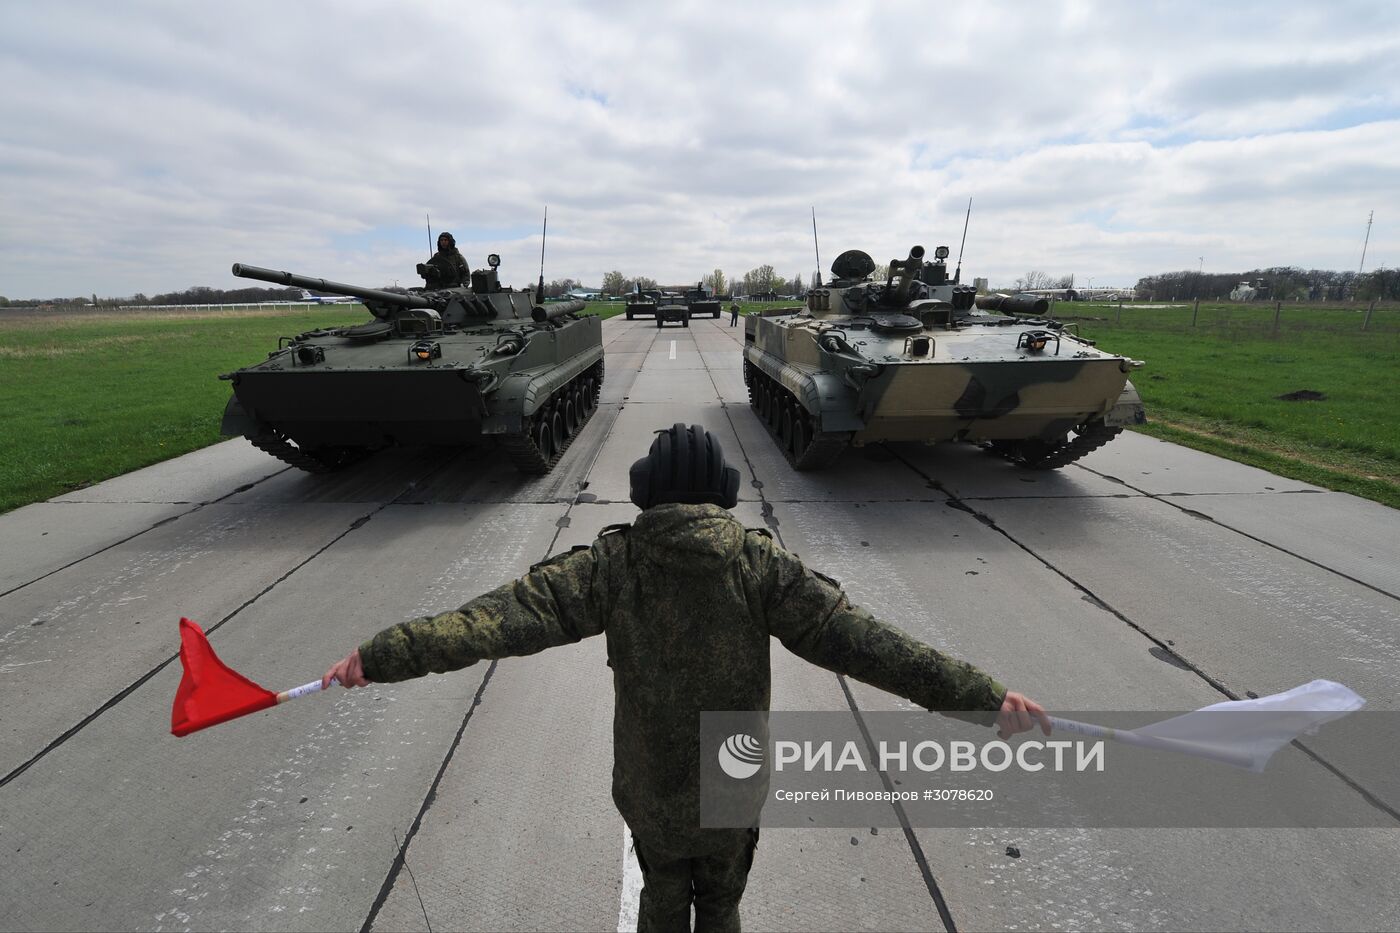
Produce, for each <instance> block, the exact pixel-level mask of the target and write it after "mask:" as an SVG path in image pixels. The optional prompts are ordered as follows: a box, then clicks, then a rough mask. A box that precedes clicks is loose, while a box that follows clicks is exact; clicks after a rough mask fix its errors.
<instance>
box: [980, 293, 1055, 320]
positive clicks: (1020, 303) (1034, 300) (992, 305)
mask: <svg viewBox="0 0 1400 933" xmlns="http://www.w3.org/2000/svg"><path fill="white" fill-rule="evenodd" d="M977 307H979V308H981V309H982V310H983V311H1000V312H1001V313H1002V314H1031V315H1035V316H1037V317H1038V316H1041V315H1044V314H1045V313H1046V312H1047V311H1049V310H1050V302H1049V301H1048V300H1046V299H1044V298H1042V297H1040V296H1039V295H1005V294H1002V293H1000V292H997V293H995V294H992V295H978V296H977Z"/></svg>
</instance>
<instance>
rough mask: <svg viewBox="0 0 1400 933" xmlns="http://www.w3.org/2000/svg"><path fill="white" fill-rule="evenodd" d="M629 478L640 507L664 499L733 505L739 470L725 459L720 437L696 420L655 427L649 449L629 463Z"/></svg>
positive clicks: (736, 500)
mask: <svg viewBox="0 0 1400 933" xmlns="http://www.w3.org/2000/svg"><path fill="white" fill-rule="evenodd" d="M631 480H632V502H633V503H634V504H636V506H637V508H639V509H649V508H651V507H652V506H653V505H661V504H662V503H666V502H684V503H692V504H695V503H702V502H708V503H710V504H712V505H718V506H721V507H722V508H726V509H732V508H734V506H735V505H736V504H737V503H738V501H739V471H738V470H737V469H735V468H734V467H732V466H729V465H728V464H726V463H725V462H724V448H723V447H721V446H720V443H719V438H717V437H715V436H714V435H713V434H711V433H710V432H709V431H706V430H705V429H704V428H703V427H702V426H700V425H698V424H692V425H690V426H689V427H687V426H686V425H683V424H674V425H672V426H671V427H670V428H668V429H666V430H664V431H657V432H656V440H654V441H652V442H651V450H650V452H648V453H647V455H646V456H645V457H643V458H642V459H640V460H638V461H637V462H636V463H634V464H632V471H631Z"/></svg>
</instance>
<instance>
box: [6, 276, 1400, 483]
mask: <svg viewBox="0 0 1400 933" xmlns="http://www.w3.org/2000/svg"><path fill="white" fill-rule="evenodd" d="M759 307H762V306H760V305H745V308H744V310H745V311H749V310H752V309H756V308H759ZM623 310H624V307H623V305H622V303H621V302H594V303H592V304H591V305H590V306H589V312H590V313H597V314H599V316H601V317H611V316H613V315H616V314H620V313H622V312H623ZM1057 311H1058V312H1059V313H1060V314H1061V316H1063V317H1065V318H1066V319H1073V318H1078V319H1079V320H1078V324H1079V325H1080V327H1081V329H1082V331H1083V333H1084V335H1085V336H1087V337H1090V338H1093V339H1096V340H1098V341H1099V342H1100V345H1101V346H1103V347H1104V348H1105V349H1107V350H1111V351H1113V352H1118V353H1124V354H1127V355H1129V356H1133V357H1135V358H1138V359H1144V360H1146V361H1147V364H1148V365H1147V367H1146V368H1145V369H1142V370H1139V371H1138V372H1137V373H1136V374H1135V376H1134V382H1135V383H1136V385H1137V386H1138V388H1139V390H1140V391H1141V392H1142V396H1143V400H1144V402H1145V404H1146V406H1147V410H1148V416H1149V418H1150V419H1151V423H1150V424H1149V425H1148V426H1147V427H1146V428H1145V429H1144V430H1145V432H1146V433H1149V434H1153V435H1155V436H1159V437H1163V438H1166V439H1168V440H1172V441H1176V442H1179V443H1184V444H1187V445H1188V446H1192V447H1196V448H1199V449H1202V450H1206V451H1209V452H1211V453H1216V454H1219V455H1221V456H1225V457H1229V458H1231V459H1234V460H1240V461H1242V462H1246V463H1251V464H1254V465H1256V466H1260V467H1263V468H1264V469H1267V470H1271V471H1272V472H1275V473H1278V474H1280V475H1285V476H1291V477H1294V478H1297V479H1301V480H1304V481H1306V482H1311V483H1316V484H1317V485H1320V486H1325V487H1328V488H1332V489H1340V490H1344V491H1347V492H1351V493H1355V494H1356V495H1361V496H1365V497H1367V498H1371V499H1375V500H1376V501H1379V502H1384V503H1386V504H1388V505H1390V506H1392V507H1397V508H1400V419H1397V418H1396V416H1395V414H1394V410H1395V405H1396V399H1397V398H1398V397H1400V371H1397V361H1400V312H1397V311H1384V312H1381V311H1378V312H1376V314H1375V315H1373V318H1372V321H1371V326H1370V329H1369V330H1367V331H1364V332H1363V331H1362V330H1361V321H1362V316H1363V315H1362V314H1361V313H1360V312H1355V311H1343V310H1335V309H1299V308H1294V307H1288V308H1285V309H1284V310H1283V313H1282V315H1281V317H1280V321H1279V326H1278V329H1277V333H1275V330H1274V325H1273V318H1274V311H1273V308H1272V306H1268V307H1250V308H1241V307H1239V306H1206V305H1202V306H1201V309H1200V311H1199V313H1198V314H1197V320H1196V324H1195V326H1192V324H1191V317H1192V313H1193V311H1192V308H1191V306H1189V305H1187V306H1177V307H1172V308H1156V309H1143V308H1134V307H1132V306H1128V307H1126V308H1124V310H1123V311H1122V313H1121V315H1120V314H1119V312H1118V309H1117V307H1116V306H1096V305H1078V304H1076V305H1073V306H1066V305H1063V304H1062V305H1060V306H1059V308H1058V309H1057ZM726 313H727V312H726ZM365 318H366V314H365V311H364V310H363V309H362V308H360V307H358V306H354V305H336V306H326V307H321V308H310V309H308V308H305V307H291V308H288V309H283V310H266V309H260V310H256V311H252V310H240V311H232V310H230V311H201V312H162V311H143V312H90V313H72V312H62V313H58V312H47V313H45V312H21V313H11V312H4V313H0V511H6V510H9V509H13V508H16V507H18V506H20V505H24V504H27V503H30V502H36V501H41V500H43V499H47V498H49V497H51V496H54V495H58V494H61V493H63V492H67V491H70V490H73V489H77V488H81V487H83V486H86V485H89V484H91V483H96V482H99V481H101V480H104V479H107V478H109V477H112V476H116V475H119V474H122V473H126V472H129V471H131V470H134V469H137V468H139V467H142V466H147V465H149V464H151V463H156V462H158V461H161V460H165V459H167V458H170V457H175V456H179V455H180V454H183V453H187V452H189V451H191V450H195V449H197V448H199V447H203V446H206V445H208V444H211V443H214V442H216V441H218V440H220V435H219V421H220V417H221V415H222V413H223V409H224V405H225V403H226V402H227V400H228V397H229V387H228V384H227V383H224V382H221V381H219V379H218V378H217V376H218V374H219V373H222V372H229V371H231V370H234V369H237V368H239V367H241V366H246V365H249V364H251V363H253V362H255V361H257V360H258V359H261V358H262V357H263V356H264V355H265V354H266V353H267V352H268V351H269V350H271V349H273V348H275V347H276V346H277V339H278V338H279V337H282V336H291V335H294V334H297V333H300V332H302V331H306V330H311V329H313V328H316V327H327V326H335V325H339V324H350V323H358V322H360V321H363V320H365ZM1298 390H1311V391H1313V392H1319V393H1321V394H1323V395H1324V396H1325V397H1324V398H1323V399H1321V400H1317V401H1293V402H1290V401H1282V400H1279V399H1278V398H1277V396H1280V395H1284V394H1287V393H1291V392H1296V391H1298Z"/></svg>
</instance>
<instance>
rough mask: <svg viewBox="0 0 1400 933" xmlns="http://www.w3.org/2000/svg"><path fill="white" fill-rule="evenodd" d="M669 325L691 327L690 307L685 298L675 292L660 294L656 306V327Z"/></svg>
mask: <svg viewBox="0 0 1400 933" xmlns="http://www.w3.org/2000/svg"><path fill="white" fill-rule="evenodd" d="M667 324H679V325H680V326H682V327H689V326H690V305H689V304H688V303H687V302H686V299H685V296H683V295H678V294H676V293H675V292H661V293H660V297H659V298H658V299H657V305H656V326H657V327H665V326H666V325H667Z"/></svg>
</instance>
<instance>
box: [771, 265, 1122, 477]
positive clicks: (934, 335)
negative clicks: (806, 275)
mask: <svg viewBox="0 0 1400 933" xmlns="http://www.w3.org/2000/svg"><path fill="white" fill-rule="evenodd" d="M934 255H935V259H934V261H933V262H925V261H924V250H923V247H921V246H915V247H914V248H913V249H911V250H910V251H909V256H908V258H907V259H903V260H899V259H896V260H893V261H892V262H891V263H890V272H889V276H888V277H887V278H886V279H885V281H884V282H877V281H874V280H872V278H871V273H872V272H874V270H875V262H874V261H873V260H872V259H871V258H870V256H869V255H868V254H866V253H863V252H861V251H860V250H850V251H848V252H845V253H842V254H841V255H840V256H838V257H837V258H836V261H835V262H834V263H832V266H831V272H832V275H833V276H834V278H833V279H832V280H831V282H830V284H829V285H827V286H826V287H819V288H814V289H812V291H811V292H810V293H809V294H808V296H807V305H806V307H805V308H801V307H799V308H779V309H773V310H771V311H765V312H763V314H762V315H749V316H747V317H745V318H744V338H745V345H744V380H745V382H746V384H747V385H748V388H749V400H750V403H751V404H752V406H753V408H754V411H755V412H757V414H758V416H759V418H760V419H761V420H762V421H763V423H764V424H765V425H766V426H767V428H768V430H769V433H770V434H772V436H773V437H774V439H775V440H776V441H777V443H778V446H779V447H780V448H781V449H782V450H783V453H784V454H785V455H786V456H787V458H788V460H789V461H790V462H791V463H792V464H793V466H795V467H796V468H797V469H799V470H815V469H820V468H822V467H824V466H827V465H829V464H830V463H831V462H832V461H833V460H835V459H836V457H837V456H838V455H839V454H840V453H841V451H842V450H844V449H845V448H846V447H847V446H848V445H850V444H855V445H857V446H859V445H862V444H867V443H872V442H876V441H923V442H925V443H935V442H939V441H970V442H974V443H984V444H986V445H987V446H988V448H989V449H991V450H992V451H994V452H996V453H998V454H1000V455H1002V456H1003V457H1006V458H1007V459H1009V460H1012V461H1015V462H1017V463H1020V464H1023V465H1025V466H1028V467H1034V468H1037V469H1054V468H1056V467H1061V466H1064V465H1065V464H1067V463H1070V462H1072V461H1074V460H1077V459H1079V458H1080V457H1082V456H1084V455H1085V454H1087V453H1089V452H1090V451H1092V450H1095V449H1097V448H1098V447H1100V446H1102V445H1103V444H1105V443H1107V442H1108V441H1110V440H1112V439H1113V437H1114V436H1116V435H1117V434H1119V433H1120V432H1121V431H1122V430H1123V428H1124V427H1125V426H1126V425H1130V424H1140V423H1142V422H1144V421H1145V420H1146V418H1145V416H1144V413H1143V408H1142V402H1141V400H1140V399H1139V398H1138V394H1137V390H1136V389H1134V388H1133V384H1132V383H1131V382H1129V381H1128V372H1129V371H1130V370H1132V369H1135V368H1137V367H1139V366H1141V365H1142V363H1140V362H1138V361H1136V360H1131V359H1128V358H1127V357H1123V356H1115V355H1113V354H1111V353H1105V352H1103V351H1102V350H1099V349H1097V348H1096V347H1095V346H1094V345H1093V343H1091V342H1089V341H1087V340H1083V339H1081V338H1079V337H1078V336H1076V335H1075V334H1073V333H1070V332H1069V331H1068V330H1067V329H1066V328H1065V327H1064V326H1063V325H1061V324H1060V323H1058V322H1056V321H1052V320H1047V319H1044V318H1039V317H1023V316H1016V315H1012V314H997V313H989V312H986V311H982V310H977V309H975V308H974V304H975V299H976V290H975V289H974V288H973V287H972V286H970V285H962V284H959V282H958V280H957V277H956V276H955V277H954V278H951V279H950V278H949V276H948V268H947V264H946V262H945V259H946V257H947V255H948V248H947V247H945V246H940V247H938V249H937V250H936V251H935V254H934Z"/></svg>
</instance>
